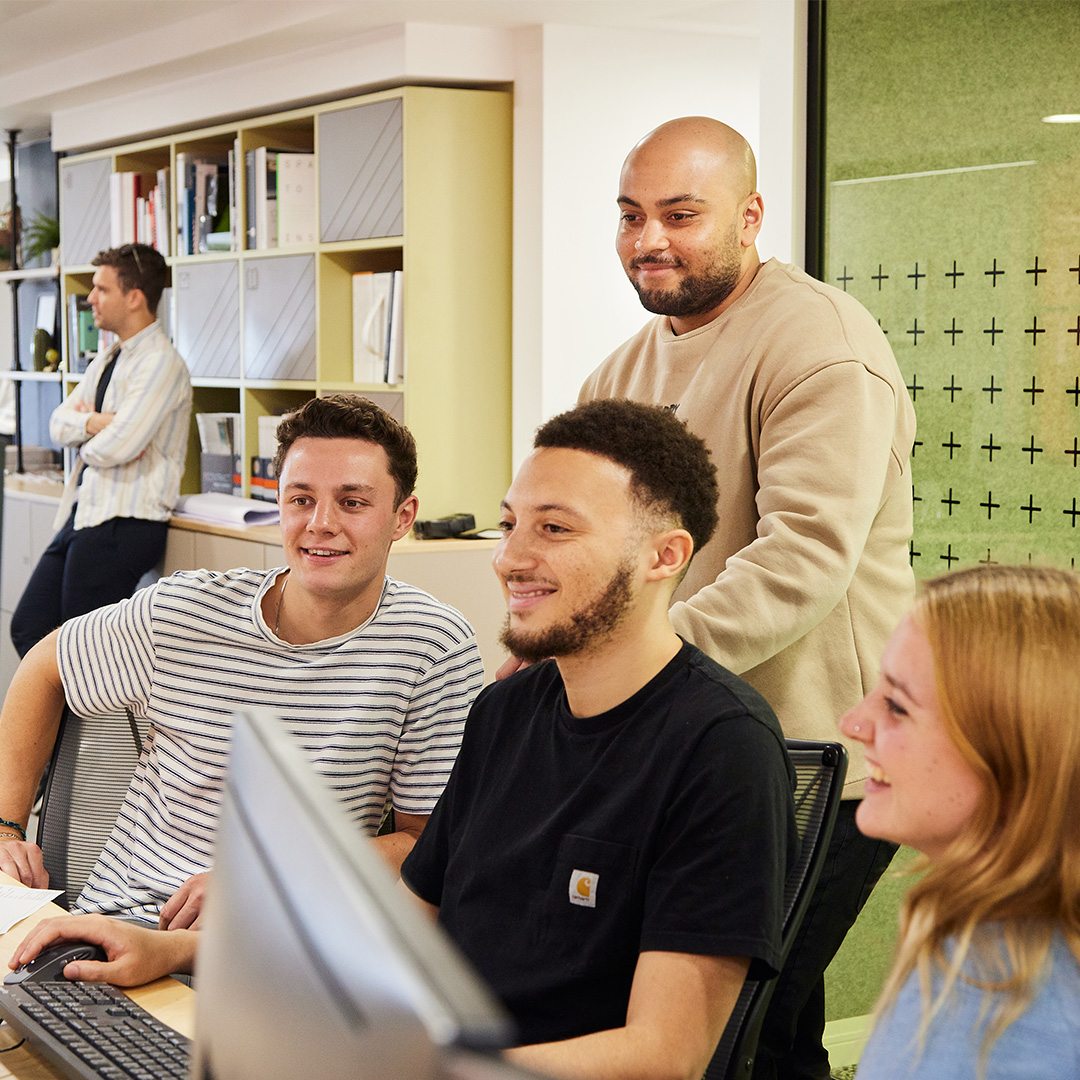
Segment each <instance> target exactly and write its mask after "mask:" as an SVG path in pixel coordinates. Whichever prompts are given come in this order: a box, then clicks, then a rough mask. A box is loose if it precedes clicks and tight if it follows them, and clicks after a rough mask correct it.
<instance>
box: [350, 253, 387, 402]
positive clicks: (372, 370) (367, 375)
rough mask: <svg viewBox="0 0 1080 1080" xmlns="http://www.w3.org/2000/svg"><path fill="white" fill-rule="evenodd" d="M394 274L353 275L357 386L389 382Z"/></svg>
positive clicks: (354, 357)
mask: <svg viewBox="0 0 1080 1080" xmlns="http://www.w3.org/2000/svg"><path fill="white" fill-rule="evenodd" d="M394 273H395V272H394V271H389V272H385V273H373V272H371V271H361V272H359V273H356V274H353V279H352V286H353V309H352V318H353V322H352V325H353V382H358V383H383V382H386V373H387V370H388V359H389V353H390V316H391V313H392V304H393V289H394Z"/></svg>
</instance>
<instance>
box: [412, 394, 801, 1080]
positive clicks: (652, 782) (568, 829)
mask: <svg viewBox="0 0 1080 1080" xmlns="http://www.w3.org/2000/svg"><path fill="white" fill-rule="evenodd" d="M535 447H536V449H535V450H534V452H533V453H532V454H531V455H530V457H529V458H528V459H527V460H526V461H525V463H524V465H523V466H522V468H521V470H520V471H519V473H518V475H517V477H516V479H515V480H514V483H513V484H512V486H511V488H510V491H509V492H508V493H507V496H506V499H505V500H504V503H503V522H502V531H503V539H502V541H501V542H500V544H499V546H498V548H497V550H496V554H495V560H494V564H495V571H496V574H497V575H498V576H499V578H500V580H501V582H502V586H503V592H504V595H505V597H506V601H507V606H508V609H509V610H508V615H507V622H506V626H505V628H504V631H503V642H504V644H505V645H506V646H507V647H508V648H509V649H510V651H511V652H512V653H513V654H514V655H515V656H517V657H520V658H522V659H523V660H524V661H526V662H528V663H531V665H532V666H530V667H528V670H524V671H520V672H518V673H516V674H514V675H512V676H511V677H509V678H507V679H504V680H502V681H500V682H497V683H496V684H495V685H493V686H490V687H488V688H487V689H486V690H485V691H484V692H483V693H482V694H481V696H480V697H479V698H478V699H477V702H476V704H475V705H474V707H473V710H472V712H471V713H470V716H469V720H468V723H467V725H466V732H465V738H464V741H463V743H462V747H461V752H460V755H459V757H458V761H457V764H456V766H455V768H454V771H453V773H452V775H451V778H450V782H449V784H448V785H447V788H446V791H445V793H444V795H443V797H442V799H441V800H440V802H439V804H438V805H437V807H436V809H435V811H434V813H433V815H432V817H431V819H430V821H429V823H428V827H427V829H426V830H425V832H424V834H423V836H422V837H421V838H420V840H419V841H418V843H417V844H416V846H415V848H414V849H413V851H412V853H411V854H410V855H409V857H408V859H407V860H406V861H405V864H404V866H403V867H402V877H403V878H404V881H405V883H406V884H407V885H408V886H409V888H410V889H411V890H412V891H413V892H414V893H415V894H416V895H417V896H418V897H419V898H420V899H421V900H422V901H424V902H426V903H427V904H428V905H429V906H430V907H431V908H432V909H433V911H436V912H437V914H438V919H439V922H440V923H441V924H442V925H443V926H444V928H445V929H446V930H447V931H448V933H449V934H450V935H451V937H453V938H454V939H455V941H456V942H457V943H458V945H459V946H460V947H461V948H462V950H463V951H464V952H465V954H466V955H467V956H468V957H469V958H470V960H471V961H472V962H473V963H474V964H475V965H476V967H477V968H478V969H479V970H480V972H481V974H482V975H483V976H484V977H485V978H486V979H487V980H488V982H489V983H490V984H491V986H492V987H493V989H494V990H495V992H496V993H497V994H498V995H499V996H500V997H501V998H502V999H503V1001H504V1002H505V1003H506V1004H507V1005H508V1007H509V1008H510V1009H511V1011H512V1012H513V1013H514V1015H515V1017H516V1019H517V1021H518V1025H519V1029H520V1034H521V1037H522V1042H523V1044H524V1045H521V1046H519V1047H517V1048H515V1049H514V1050H511V1051H509V1052H508V1053H509V1055H510V1056H511V1057H512V1058H513V1059H514V1060H515V1061H517V1062H519V1063H520V1064H523V1065H528V1066H531V1067H533V1068H535V1069H539V1070H541V1071H544V1072H550V1073H553V1074H556V1075H561V1076H567V1077H577V1076H581V1077H590V1078H593V1080H599V1078H603V1077H626V1076H631V1075H633V1076H672V1075H677V1076H686V1077H688V1078H696V1077H699V1076H700V1075H701V1074H702V1072H703V1071H704V1069H705V1066H706V1065H707V1063H708V1060H709V1058H710V1057H711V1055H712V1052H713V1050H714V1048H715V1046H716V1043H717V1041H718V1040H719V1037H720V1035H721V1033H722V1032H723V1029H724V1025H725V1024H726V1022H727V1019H728V1017H729V1015H730V1012H731V1009H732V1006H733V1005H734V1003H735V1000H736V998H737V997H738V993H739V990H740V988H741V986H742V983H743V980H744V978H745V977H746V974H747V971H748V970H750V971H752V974H753V975H755V976H757V977H762V976H768V975H771V974H773V973H775V971H776V969H777V968H778V966H779V953H778V946H779V939H780V924H781V901H782V894H783V884H784V879H785V877H786V874H787V871H788V868H789V866H790V865H791V862H792V861H793V859H794V855H795V848H796V837H795V827H794V814H793V807H792V797H791V791H792V783H793V777H792V774H791V770H790V766H789V763H788V761H787V758H786V754H785V751H784V746H783V739H782V736H781V733H780V729H779V726H778V725H777V722H776V719H775V717H774V716H773V714H772V711H771V710H770V709H769V706H768V705H767V704H766V703H765V701H764V700H763V699H762V698H761V697H760V696H759V695H758V694H757V693H756V692H755V691H754V690H752V689H751V688H750V687H749V686H747V685H746V684H745V683H743V682H742V681H741V680H740V679H738V678H737V677H736V676H734V675H732V674H731V673H730V672H728V671H726V670H725V669H723V668H721V667H720V666H719V665H718V664H716V663H715V662H713V661H712V660H710V659H709V658H707V657H706V656H705V655H704V654H703V653H701V652H700V651H699V650H697V649H696V648H695V647H693V646H692V645H688V644H686V643H685V642H683V641H682V640H681V639H680V638H679V637H678V636H677V635H676V634H675V633H674V631H673V630H672V629H671V626H670V623H669V622H668V617H667V609H668V603H669V599H670V595H671V592H672V591H673V590H674V588H675V586H676V585H677V584H678V582H679V580H680V579H681V577H682V575H683V574H684V573H685V571H686V567H687V565H688V564H689V561H690V558H691V555H692V554H693V552H694V551H695V550H696V549H698V548H700V547H701V546H703V545H704V544H705V543H706V541H707V540H708V539H709V536H710V535H711V533H712V531H713V529H714V527H715V525H716V510H715V507H716V475H715V470H714V468H713V466H712V463H711V462H710V461H709V456H708V450H707V449H706V448H705V446H704V444H703V443H702V442H701V440H700V439H698V438H697V437H696V436H694V435H692V434H690V433H689V432H688V431H687V429H686V427H685V426H684V425H683V424H682V423H681V422H680V421H678V420H676V419H675V417H674V416H673V415H672V414H671V413H670V412H668V411H666V410H664V409H661V408H657V407H654V406H647V405H640V404H636V403H631V402H626V401H615V400H603V401H594V402H590V403H589V404H586V405H583V406H579V407H578V408H576V409H573V410H571V411H570V412H568V413H564V414H563V415H562V416H558V417H556V418H555V419H554V420H551V421H549V422H548V423H547V424H545V425H544V426H543V427H541V428H540V430H539V431H538V432H537V436H536V442H535ZM545 658H548V659H545Z"/></svg>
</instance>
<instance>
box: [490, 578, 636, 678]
mask: <svg viewBox="0 0 1080 1080" xmlns="http://www.w3.org/2000/svg"><path fill="white" fill-rule="evenodd" d="M632 577H633V563H632V561H631V560H629V559H627V560H626V561H625V562H623V563H621V564H620V565H619V567H618V569H616V571H615V573H614V574H613V575H612V577H611V580H610V581H609V582H608V584H607V586H606V588H605V589H604V591H603V592H602V593H601V594H600V596H598V597H597V598H596V599H595V600H594V601H593V602H592V603H591V604H589V605H588V607H585V608H583V609H581V610H580V611H576V612H574V613H573V614H572V615H571V616H570V618H569V619H568V620H567V621H566V622H563V623H559V624H558V625H556V626H549V627H547V628H546V629H543V630H536V631H529V630H518V629H514V628H512V627H511V625H510V616H509V614H508V615H507V616H506V622H505V623H504V624H503V628H502V633H501V634H500V635H499V642H500V643H501V644H502V645H503V647H504V648H506V649H509V651H510V652H511V653H513V654H514V656H518V657H520V658H521V659H522V660H528V661H529V662H530V663H533V664H535V663H539V661H541V660H546V659H547V658H548V657H549V656H573V655H574V654H576V653H580V652H584V651H585V650H587V649H588V648H589V647H590V646H592V645H596V644H598V643H599V642H601V641H602V640H603V639H604V638H605V637H607V635H608V634H610V633H611V631H612V630H614V629H615V627H616V626H618V624H619V623H620V622H621V621H622V618H623V616H624V615H625V614H626V612H627V611H628V610H629V608H630V605H631V602H632V601H633V594H632V593H631V591H630V581H631V578H632Z"/></svg>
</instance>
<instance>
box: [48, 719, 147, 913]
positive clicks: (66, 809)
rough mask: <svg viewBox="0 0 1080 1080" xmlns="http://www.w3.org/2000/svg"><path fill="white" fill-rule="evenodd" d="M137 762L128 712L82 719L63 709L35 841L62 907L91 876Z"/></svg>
mask: <svg viewBox="0 0 1080 1080" xmlns="http://www.w3.org/2000/svg"><path fill="white" fill-rule="evenodd" d="M140 734H141V735H142V737H145V732H141V733H140ZM137 761H138V750H137V749H136V745H135V738H134V735H133V733H132V728H131V726H130V721H129V718H128V717H127V716H125V715H124V714H122V713H121V714H120V715H118V716H109V717H105V718H99V719H87V718H85V717H81V716H76V715H75V714H74V713H73V712H71V710H70V709H65V710H64V718H63V720H62V721H61V726H60V731H59V734H58V735H57V739H56V747H55V748H54V750H53V755H52V761H51V765H50V770H49V782H48V785H47V787H46V789H45V798H44V800H43V802H42V807H41V818H40V822H39V824H38V840H37V842H38V845H39V847H40V848H41V852H42V857H43V861H44V863H45V869H46V870H47V871H48V872H49V885H50V887H51V888H53V889H63V890H64V893H65V894H66V895H65V896H64V897H58V898H57V903H58V904H60V905H61V906H63V907H65V908H69V907H70V906H71V905H72V904H73V903H74V902H75V901H76V900H77V899H78V896H79V893H81V892H82V889H83V886H84V885H85V884H86V881H87V879H88V878H89V877H90V872H91V870H93V868H94V864H95V863H96V862H97V859H98V856H99V855H100V854H101V849H102V848H103V847H104V846H105V841H106V840H107V839H108V836H109V833H110V832H111V831H112V827H113V824H114V823H115V822H116V816H117V814H118V813H119V812H120V806H121V804H122V803H123V801H124V796H125V795H126V794H127V789H128V785H129V784H130V783H131V776H132V773H134V771H135V764H136V762H137Z"/></svg>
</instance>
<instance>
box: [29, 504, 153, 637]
mask: <svg viewBox="0 0 1080 1080" xmlns="http://www.w3.org/2000/svg"><path fill="white" fill-rule="evenodd" d="M168 532H169V523H168V522H167V521H144V520H143V519H141V518H111V519H110V520H109V521H104V522H102V523H101V524H100V525H95V526H93V527H92V528H89V529H76V528H75V511H74V510H73V511H72V512H71V517H69V518H68V520H67V521H66V522H65V523H64V525H63V527H62V528H61V529H60V531H59V532H58V533H57V534H56V536H54V537H53V539H52V542H51V543H50V544H49V546H48V547H47V548H46V549H45V551H44V552H43V553H42V556H41V558H40V559H39V560H38V564H37V566H36V567H35V568H34V572H33V574H31V575H30V580H29V581H28V582H27V584H26V589H25V590H24V591H23V594H22V598H21V599H20V600H19V605H18V607H17V608H16V609H15V613H14V614H13V615H12V617H11V641H12V644H14V646H15V650H16V652H18V654H19V656H20V657H23V656H25V655H26V654H27V653H28V652H29V651H30V650H31V649H32V648H33V647H34V646H35V645H36V644H37V643H38V642H39V641H40V640H41V639H42V638H43V637H45V636H46V635H48V634H49V633H51V632H52V631H53V630H55V629H56V628H57V627H58V626H59V625H60V624H61V623H62V622H65V621H66V620H68V619H72V618H74V617H75V616H76V615H85V614H86V613H87V612H88V611H93V610H94V609H95V608H99V607H104V606H105V605H106V604H115V603H116V601H117V600H123V599H124V598H125V597H128V596H130V595H131V594H132V593H133V592H134V591H135V586H136V585H137V584H138V583H139V578H141V577H142V576H143V574H145V573H146V571H147V570H151V569H153V567H155V566H156V565H157V564H158V562H159V561H160V560H161V557H162V555H164V554H165V539H166V537H167V536H168Z"/></svg>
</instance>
